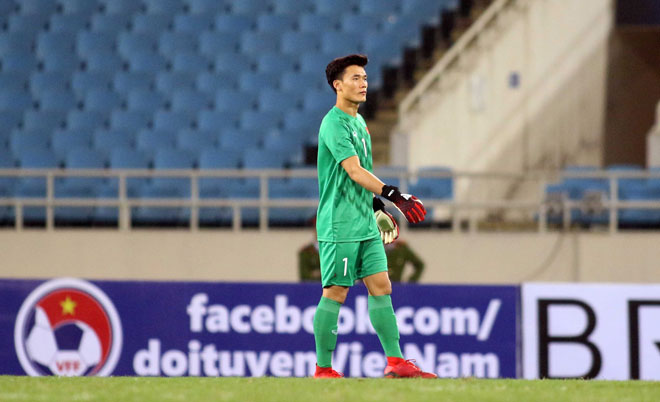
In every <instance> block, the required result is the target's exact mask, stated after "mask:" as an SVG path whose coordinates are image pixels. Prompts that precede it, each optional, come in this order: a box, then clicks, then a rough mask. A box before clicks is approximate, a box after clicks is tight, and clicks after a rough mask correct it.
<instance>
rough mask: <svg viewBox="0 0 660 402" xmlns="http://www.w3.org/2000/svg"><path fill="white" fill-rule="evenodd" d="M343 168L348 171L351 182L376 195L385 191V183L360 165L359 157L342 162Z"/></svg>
mask: <svg viewBox="0 0 660 402" xmlns="http://www.w3.org/2000/svg"><path fill="white" fill-rule="evenodd" d="M341 167H343V168H344V170H346V173H348V176H349V177H350V178H351V180H353V181H354V182H356V183H357V184H359V185H361V186H362V187H364V188H365V189H366V190H367V191H371V192H372V193H376V194H380V193H381V191H383V186H384V185H385V183H383V182H382V181H380V179H379V178H378V177H376V176H374V174H373V173H371V172H370V171H368V170H367V169H365V168H363V167H362V166H361V165H360V159H358V157H357V155H354V156H351V157H348V158H346V159H344V160H343V161H341Z"/></svg>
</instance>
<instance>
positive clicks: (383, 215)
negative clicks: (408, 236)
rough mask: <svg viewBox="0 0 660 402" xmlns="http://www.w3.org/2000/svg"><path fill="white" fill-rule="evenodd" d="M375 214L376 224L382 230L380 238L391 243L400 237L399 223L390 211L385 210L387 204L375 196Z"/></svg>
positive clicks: (386, 242)
mask: <svg viewBox="0 0 660 402" xmlns="http://www.w3.org/2000/svg"><path fill="white" fill-rule="evenodd" d="M373 204H374V211H375V212H374V214H375V217H376V224H377V225H378V230H379V231H380V238H381V239H382V240H383V243H385V244H390V243H392V242H393V241H394V240H396V239H398V238H399V225H397V223H396V220H394V217H393V216H392V214H390V213H389V212H387V211H385V204H383V201H381V200H380V199H379V198H378V197H374V202H373Z"/></svg>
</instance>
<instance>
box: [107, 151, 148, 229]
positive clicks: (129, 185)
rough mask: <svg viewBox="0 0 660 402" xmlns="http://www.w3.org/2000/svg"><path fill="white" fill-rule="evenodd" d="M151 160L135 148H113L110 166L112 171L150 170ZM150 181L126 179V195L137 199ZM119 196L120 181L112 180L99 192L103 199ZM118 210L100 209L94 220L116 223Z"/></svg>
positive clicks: (134, 178) (133, 178) (143, 178)
mask: <svg viewBox="0 0 660 402" xmlns="http://www.w3.org/2000/svg"><path fill="white" fill-rule="evenodd" d="M149 164H150V162H149V159H148V157H147V156H146V155H145V154H144V153H143V152H141V151H139V150H137V149H135V148H133V147H127V148H117V147H115V148H113V149H112V151H111V152H110V159H109V166H110V168H111V169H148V168H149ZM148 183H149V179H148V178H145V177H129V178H127V179H126V195H127V196H128V197H129V198H135V197H137V196H138V195H139V194H140V192H141V189H142V188H144V187H146V186H147V185H148ZM118 194H119V180H118V179H117V178H111V179H109V180H108V183H107V184H106V186H105V188H104V189H102V190H101V191H100V192H99V195H100V196H102V197H110V198H116V197H117V196H118ZM118 212H119V211H118V209H117V208H115V207H99V208H97V209H96V211H95V213H94V219H95V220H96V221H97V222H101V223H116V222H117V220H118V215H119V213H118Z"/></svg>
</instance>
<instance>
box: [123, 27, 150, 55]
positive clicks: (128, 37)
mask: <svg viewBox="0 0 660 402" xmlns="http://www.w3.org/2000/svg"><path fill="white" fill-rule="evenodd" d="M157 43H158V39H157V38H156V36H155V35H153V34H148V33H132V32H121V33H120V34H119V37H118V38H117V50H118V51H119V54H120V55H122V56H123V57H125V58H127V59H131V58H132V57H133V56H135V55H139V54H144V53H146V54H152V53H154V52H155V51H156V49H157Z"/></svg>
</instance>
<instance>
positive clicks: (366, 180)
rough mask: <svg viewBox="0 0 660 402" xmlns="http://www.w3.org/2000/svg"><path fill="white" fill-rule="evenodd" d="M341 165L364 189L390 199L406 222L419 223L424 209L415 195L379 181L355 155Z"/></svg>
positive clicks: (424, 211) (422, 218)
mask: <svg viewBox="0 0 660 402" xmlns="http://www.w3.org/2000/svg"><path fill="white" fill-rule="evenodd" d="M341 166H342V167H343V168H344V170H346V173H348V176H349V177H350V178H351V180H353V181H354V182H356V183H357V184H359V185H361V186H362V187H364V188H365V189H366V190H368V191H371V192H372V193H375V194H379V195H380V196H381V197H383V198H385V199H387V200H389V201H391V202H392V203H393V204H394V206H395V207H397V209H398V210H399V211H400V212H401V214H402V215H403V216H405V217H406V220H408V222H411V223H419V222H421V221H423V220H424V216H425V215H426V209H425V208H424V204H422V202H421V201H420V200H419V199H418V198H417V197H415V196H414V195H410V194H401V192H400V191H399V189H398V188H397V187H396V186H390V185H387V184H385V183H383V182H382V181H380V179H379V178H378V177H376V176H374V175H373V174H372V173H371V172H369V171H368V170H367V169H365V168H363V167H362V166H361V165H360V160H359V159H358V157H357V155H354V156H350V157H348V158H346V159H344V160H343V161H341Z"/></svg>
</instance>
